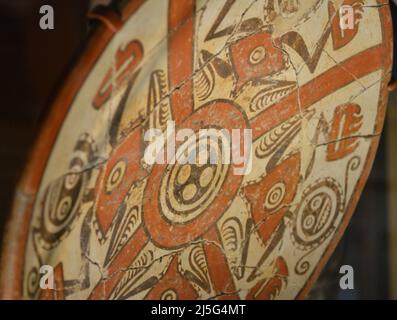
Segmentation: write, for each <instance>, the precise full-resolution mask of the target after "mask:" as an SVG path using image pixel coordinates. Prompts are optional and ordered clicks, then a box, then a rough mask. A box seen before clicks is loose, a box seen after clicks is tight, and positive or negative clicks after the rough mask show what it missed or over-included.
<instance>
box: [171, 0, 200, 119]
mask: <svg viewBox="0 0 397 320" xmlns="http://www.w3.org/2000/svg"><path fill="white" fill-rule="evenodd" d="M168 12H169V16H168V32H169V34H170V37H169V41H168V77H169V87H170V90H173V93H172V94H171V106H172V111H173V112H172V113H173V117H174V120H175V122H176V123H180V122H181V121H182V120H183V119H185V118H186V117H187V116H189V115H190V114H191V113H192V111H193V83H192V81H191V79H190V78H191V76H192V74H193V36H194V14H195V1H194V0H184V1H180V0H170V1H169V10H168ZM189 17H191V19H189Z"/></svg>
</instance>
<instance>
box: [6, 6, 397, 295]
mask: <svg viewBox="0 0 397 320" xmlns="http://www.w3.org/2000/svg"><path fill="white" fill-rule="evenodd" d="M95 2H106V0H105V1H103V0H102V1H89V0H0V39H1V42H0V61H1V66H0V68H1V69H0V70H1V72H0V88H1V89H0V94H1V97H2V99H1V104H2V105H1V107H0V208H1V209H0V236H1V235H2V234H3V230H4V223H5V221H6V220H7V217H8V215H9V212H10V207H11V205H12V199H13V192H14V190H15V186H16V183H17V181H18V179H19V177H20V175H21V171H22V170H23V166H24V163H25V162H26V161H27V160H28V159H27V157H28V152H29V149H30V147H31V145H32V142H33V141H34V139H35V137H36V135H37V133H38V129H39V127H40V124H41V122H42V119H43V118H44V116H45V114H46V112H47V109H48V105H49V103H50V102H51V100H52V99H53V97H54V94H55V93H56V92H57V88H58V87H59V86H60V84H61V83H62V79H63V78H64V76H65V74H66V73H67V71H68V70H69V69H70V67H71V66H72V65H73V63H74V62H75V60H76V58H77V56H78V54H79V53H80V52H81V50H82V49H83V47H84V43H85V40H86V38H87V36H88V35H89V31H90V26H89V25H88V22H87V18H86V16H87V12H88V10H89V8H90V7H92V6H93V5H95ZM44 4H49V5H52V6H53V7H54V10H55V24H56V27H55V30H47V31H43V30H41V29H40V28H39V18H40V15H39V14H38V13H39V8H40V7H41V6H42V5H44ZM393 11H394V12H395V8H394V7H393ZM394 12H393V15H394ZM396 21H397V20H396ZM394 74H395V75H397V72H394ZM395 78H396V79H397V76H396V77H395ZM396 111H397V95H396V94H393V95H392V96H391V98H390V102H389V110H388V116H387V120H386V127H385V130H384V133H383V136H382V140H381V143H380V145H379V150H378V153H377V157H376V161H375V164H374V167H373V170H372V172H371V176H370V178H369V180H368V183H367V185H366V188H365V190H364V192H363V194H362V197H361V200H360V203H359V205H358V207H357V209H356V212H355V214H354V216H353V219H352V221H351V223H350V225H349V227H348V229H347V231H346V233H345V235H344V237H343V239H342V241H341V242H340V244H339V246H338V248H337V249H336V251H335V253H334V254H333V256H332V258H331V259H330V261H329V263H328V265H327V267H326V268H325V269H324V271H323V273H322V275H321V277H320V279H319V281H318V282H317V284H316V286H315V288H314V289H313V290H312V292H311V294H310V296H309V299H388V298H397V275H396V273H397V235H396V233H397V203H396V199H397V185H396V184H397V183H396V182H397V173H396V171H397V168H396V167H397V166H396V165H395V163H397V148H396V145H395V141H396V140H397V112H396ZM392 164H394V166H393V165H392ZM0 254H1V252H0ZM344 264H348V265H351V266H352V267H353V268H354V271H355V282H354V284H355V289H354V290H341V289H340V288H339V279H340V274H339V268H340V266H341V265H344Z"/></svg>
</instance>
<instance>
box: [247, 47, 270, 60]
mask: <svg viewBox="0 0 397 320" xmlns="http://www.w3.org/2000/svg"><path fill="white" fill-rule="evenodd" d="M264 59H266V49H265V47H264V46H258V47H256V48H255V49H254V50H252V52H251V54H250V56H249V62H250V63H251V64H258V63H260V62H262V61H263V60H264Z"/></svg>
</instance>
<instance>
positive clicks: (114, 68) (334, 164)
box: [1, 0, 392, 299]
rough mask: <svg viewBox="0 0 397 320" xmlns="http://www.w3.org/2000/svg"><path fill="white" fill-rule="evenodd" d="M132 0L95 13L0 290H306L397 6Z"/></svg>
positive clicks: (335, 215)
mask: <svg viewBox="0 0 397 320" xmlns="http://www.w3.org/2000/svg"><path fill="white" fill-rule="evenodd" d="M122 3H123V4H121V5H118V6H117V9H113V10H114V11H112V10H111V9H106V10H104V9H102V10H96V11H94V12H93V13H92V14H91V17H92V18H93V19H97V20H99V21H100V23H99V27H98V28H97V30H96V32H95V33H94V35H93V36H92V38H91V39H90V41H89V42H88V44H87V48H86V50H85V52H84V54H83V55H82V56H81V59H80V61H79V63H78V64H77V65H76V67H75V68H74V69H73V70H72V72H71V73H70V75H69V77H68V78H67V80H66V82H65V85H64V86H63V88H62V90H61V91H60V93H59V94H58V96H57V99H56V100H55V102H54V104H53V106H52V109H51V110H52V111H51V113H50V115H49V117H48V119H47V122H46V123H45V125H44V127H43V130H42V133H41V135H40V138H39V139H38V141H37V143H36V146H35V148H34V150H33V153H32V155H31V158H30V160H29V163H28V165H27V168H26V171H25V175H24V178H23V180H22V181H21V184H20V186H19V189H18V192H17V195H16V199H15V206H14V210H13V212H12V217H11V220H10V222H9V225H8V230H7V237H6V241H5V242H4V247H3V260H2V267H3V269H2V280H1V289H2V296H3V297H8V298H26V299H38V298H48V299H208V298H213V297H216V298H224V299H292V298H302V297H304V296H305V295H306V294H307V293H308V291H309V290H310V288H311V286H312V285H313V283H314V282H315V280H316V278H317V277H318V275H319V273H320V272H321V269H322V268H323V266H324V264H325V263H326V261H327V259H328V258H329V257H330V255H331V253H332V251H333V249H334V248H335V246H336V244H337V242H338V240H339V239H340V237H341V236H342V234H343V232H344V230H345V228H346V226H347V223H348V221H349V219H350V217H351V215H352V213H353V211H354V208H355V206H356V203H357V201H358V199H359V196H360V193H361V191H362V189H363V186H364V183H365V181H366V179H367V177H368V173H369V170H370V167H371V164H372V161H373V159H374V155H375V151H376V147H377V144H378V141H379V134H380V133H381V130H382V125H383V120H384V114H385V105H386V100H387V90H386V85H387V83H388V80H389V74H390V67H391V44H392V35H391V21H390V14H389V8H388V6H384V5H383V6H377V2H376V1H375V0H373V1H366V3H365V6H364V2H363V1H357V0H345V1H343V0H311V1H308V0H305V1H298V0H295V1H283V0H278V1H264V0H260V1H234V0H227V1H226V0H225V1H219V0H197V1H194V0H186V1H180V0H168V1H164V0H147V1H142V0H135V1H123V2H122ZM113 8H115V7H113ZM204 133H205V134H204ZM51 271H53V280H54V287H53V288H54V289H55V290H54V289H51V285H50V282H49V280H50V278H51V277H47V278H46V279H45V280H46V281H43V277H46V275H47V276H48V274H50V273H51Z"/></svg>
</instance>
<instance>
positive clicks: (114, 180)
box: [105, 159, 127, 193]
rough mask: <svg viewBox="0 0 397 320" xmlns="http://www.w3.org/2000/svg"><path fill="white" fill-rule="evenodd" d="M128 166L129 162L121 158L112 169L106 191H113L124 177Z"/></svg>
mask: <svg viewBox="0 0 397 320" xmlns="http://www.w3.org/2000/svg"><path fill="white" fill-rule="evenodd" d="M126 168H127V163H126V161H125V160H124V159H122V160H119V161H118V162H117V163H116V164H115V165H114V166H113V168H112V170H111V171H110V173H109V175H108V178H107V180H106V187H105V190H106V193H111V192H113V190H114V189H116V188H117V187H118V186H119V185H120V183H121V181H122V180H123V178H124V174H125V170H126Z"/></svg>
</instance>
